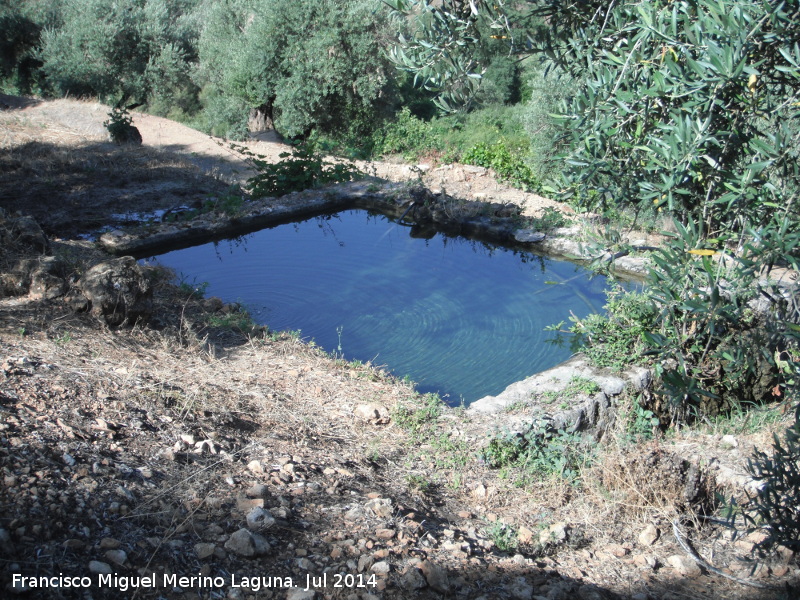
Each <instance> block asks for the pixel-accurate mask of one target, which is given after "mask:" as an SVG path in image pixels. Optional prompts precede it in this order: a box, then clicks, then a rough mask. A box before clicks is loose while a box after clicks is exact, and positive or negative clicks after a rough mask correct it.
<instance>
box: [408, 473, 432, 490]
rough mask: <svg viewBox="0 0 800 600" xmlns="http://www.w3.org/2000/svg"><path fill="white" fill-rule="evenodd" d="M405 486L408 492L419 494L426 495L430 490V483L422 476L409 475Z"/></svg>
mask: <svg viewBox="0 0 800 600" xmlns="http://www.w3.org/2000/svg"><path fill="white" fill-rule="evenodd" d="M406 485H407V486H408V489H409V490H412V491H415V492H417V493H420V494H427V493H428V492H430V490H431V482H430V481H428V480H427V479H425V478H424V477H423V476H422V475H415V474H413V473H412V474H410V475H407V476H406Z"/></svg>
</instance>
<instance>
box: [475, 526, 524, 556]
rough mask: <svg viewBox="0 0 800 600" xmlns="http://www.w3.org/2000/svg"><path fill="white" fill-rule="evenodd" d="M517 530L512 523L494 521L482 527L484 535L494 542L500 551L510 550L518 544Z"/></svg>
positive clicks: (514, 548)
mask: <svg viewBox="0 0 800 600" xmlns="http://www.w3.org/2000/svg"><path fill="white" fill-rule="evenodd" d="M518 533H519V532H518V530H517V528H516V527H514V526H513V525H509V524H508V523H503V522H501V521H494V522H493V523H492V524H491V525H488V526H487V527H486V528H485V529H484V535H485V536H486V537H487V538H489V539H490V540H491V541H492V543H494V546H495V548H497V549H498V550H500V552H511V551H513V550H516V549H517V547H518V546H519V535H518Z"/></svg>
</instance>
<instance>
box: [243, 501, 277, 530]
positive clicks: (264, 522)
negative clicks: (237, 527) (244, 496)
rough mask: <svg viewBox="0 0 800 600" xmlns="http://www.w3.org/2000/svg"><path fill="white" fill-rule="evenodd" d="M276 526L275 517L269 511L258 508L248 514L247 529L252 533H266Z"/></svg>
mask: <svg viewBox="0 0 800 600" xmlns="http://www.w3.org/2000/svg"><path fill="white" fill-rule="evenodd" d="M273 525H275V517H273V516H272V513H270V512H269V511H268V510H265V509H263V508H261V507H258V506H256V507H255V508H253V509H252V510H250V512H248V513H247V528H248V529H250V530H252V531H265V530H267V529H269V528H270V527H272V526H273Z"/></svg>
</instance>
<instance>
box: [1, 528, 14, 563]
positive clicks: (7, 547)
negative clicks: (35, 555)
mask: <svg viewBox="0 0 800 600" xmlns="http://www.w3.org/2000/svg"><path fill="white" fill-rule="evenodd" d="M0 554H5V555H7V556H11V555H13V554H14V544H13V542H12V541H11V534H10V533H8V531H7V530H5V529H0Z"/></svg>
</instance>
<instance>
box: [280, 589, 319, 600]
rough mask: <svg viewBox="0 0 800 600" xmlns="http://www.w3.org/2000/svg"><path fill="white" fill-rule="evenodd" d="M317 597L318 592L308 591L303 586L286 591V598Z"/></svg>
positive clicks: (312, 599) (299, 599)
mask: <svg viewBox="0 0 800 600" xmlns="http://www.w3.org/2000/svg"><path fill="white" fill-rule="evenodd" d="M316 597H317V592H315V591H314V590H308V591H306V590H305V589H303V588H291V589H290V590H289V591H288V592H287V593H286V600H314V598H316Z"/></svg>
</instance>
